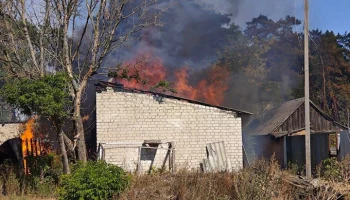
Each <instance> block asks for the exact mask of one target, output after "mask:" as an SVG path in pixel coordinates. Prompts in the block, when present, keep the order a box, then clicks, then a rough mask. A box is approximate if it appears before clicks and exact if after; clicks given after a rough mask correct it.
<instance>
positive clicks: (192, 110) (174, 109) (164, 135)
mask: <svg viewBox="0 0 350 200" xmlns="http://www.w3.org/2000/svg"><path fill="white" fill-rule="evenodd" d="M97 85H98V93H97V94H96V122H97V143H98V144H99V145H100V151H99V153H100V158H101V159H104V160H106V161H107V162H108V163H113V164H117V165H119V166H122V167H124V168H126V169H128V170H131V171H132V170H136V169H140V168H142V169H141V170H142V171H147V170H150V169H152V168H154V167H155V168H164V167H165V168H167V166H168V164H167V163H168V161H169V166H170V165H171V166H172V167H173V168H178V169H179V168H189V169H198V168H199V167H200V164H201V163H203V159H204V158H206V156H207V150H206V145H207V144H208V143H215V142H221V141H224V145H225V149H223V148H218V151H221V153H222V154H224V155H226V158H227V162H228V165H229V166H231V169H233V170H237V169H240V168H242V167H243V150H242V121H241V117H242V116H244V115H250V114H251V113H249V112H245V111H240V110H236V109H231V108H226V107H220V106H214V105H211V104H207V103H203V102H200V101H195V100H190V99H186V98H180V97H176V96H172V95H165V94H161V93H157V92H152V91H145V90H140V89H131V88H127V87H125V86H123V85H120V84H117V83H110V82H102V81H100V82H99V83H98V84H97ZM101 150H103V151H101ZM226 158H225V159H226Z"/></svg>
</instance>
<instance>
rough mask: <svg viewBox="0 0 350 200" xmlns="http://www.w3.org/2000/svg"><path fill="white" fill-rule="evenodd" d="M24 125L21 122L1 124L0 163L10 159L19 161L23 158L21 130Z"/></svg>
mask: <svg viewBox="0 0 350 200" xmlns="http://www.w3.org/2000/svg"><path fill="white" fill-rule="evenodd" d="M22 126H23V124H22V123H20V122H8V123H3V124H0V163H2V162H3V161H5V160H7V159H10V160H12V161H15V162H18V161H20V160H21V158H22V154H21V149H20V148H21V143H20V140H19V135H20V130H21V127H22Z"/></svg>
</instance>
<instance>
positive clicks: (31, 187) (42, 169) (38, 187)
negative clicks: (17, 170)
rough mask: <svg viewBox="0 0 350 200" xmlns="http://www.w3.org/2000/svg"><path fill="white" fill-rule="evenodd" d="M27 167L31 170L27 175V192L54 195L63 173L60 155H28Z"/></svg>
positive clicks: (42, 195)
mask: <svg viewBox="0 0 350 200" xmlns="http://www.w3.org/2000/svg"><path fill="white" fill-rule="evenodd" d="M26 160H27V167H28V169H29V171H30V173H29V174H27V175H25V176H24V178H25V191H26V194H35V195H37V196H40V197H52V196H54V193H53V192H52V188H53V187H57V186H58V181H59V177H60V176H61V174H62V163H61V160H60V156H59V155H56V154H55V153H48V154H44V155H40V156H27V158H26Z"/></svg>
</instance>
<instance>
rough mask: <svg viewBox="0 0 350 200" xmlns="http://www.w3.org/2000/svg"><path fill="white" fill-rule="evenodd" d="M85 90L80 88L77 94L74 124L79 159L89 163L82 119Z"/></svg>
mask: <svg viewBox="0 0 350 200" xmlns="http://www.w3.org/2000/svg"><path fill="white" fill-rule="evenodd" d="M82 92H83V88H80V89H79V90H78V92H77V93H76V96H75V99H74V123H75V128H76V137H77V138H76V139H78V140H77V150H78V159H79V160H80V161H82V162H86V161H87V157H86V144H85V135H84V125H83V119H82V118H81V112H80V110H81V95H82Z"/></svg>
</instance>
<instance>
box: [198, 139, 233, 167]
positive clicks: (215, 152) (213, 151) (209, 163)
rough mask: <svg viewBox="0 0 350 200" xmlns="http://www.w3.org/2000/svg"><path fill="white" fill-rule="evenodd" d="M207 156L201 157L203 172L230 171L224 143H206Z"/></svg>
mask: <svg viewBox="0 0 350 200" xmlns="http://www.w3.org/2000/svg"><path fill="white" fill-rule="evenodd" d="M206 149H207V153H208V155H207V158H204V159H203V163H202V165H203V171H204V172H218V171H231V169H232V166H231V162H230V160H229V159H228V157H227V154H226V149H225V143H224V141H221V142H213V143H209V144H207V147H206Z"/></svg>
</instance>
